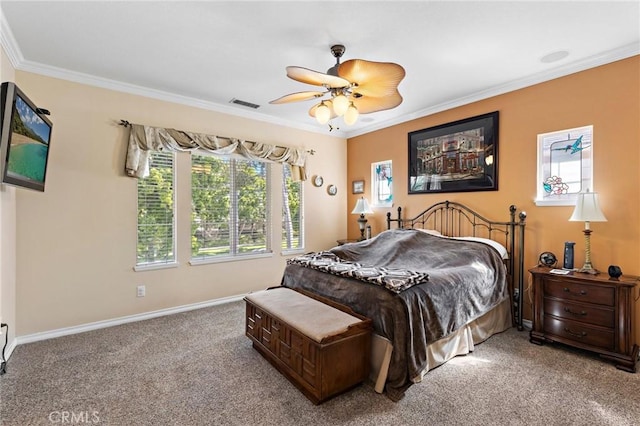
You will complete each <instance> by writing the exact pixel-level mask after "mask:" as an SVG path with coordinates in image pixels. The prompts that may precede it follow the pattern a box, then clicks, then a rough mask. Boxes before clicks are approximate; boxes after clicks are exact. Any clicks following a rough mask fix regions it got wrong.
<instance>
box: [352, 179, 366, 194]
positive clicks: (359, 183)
mask: <svg viewBox="0 0 640 426" xmlns="http://www.w3.org/2000/svg"><path fill="white" fill-rule="evenodd" d="M351 192H352V193H353V194H364V180H354V181H353V182H352V188H351Z"/></svg>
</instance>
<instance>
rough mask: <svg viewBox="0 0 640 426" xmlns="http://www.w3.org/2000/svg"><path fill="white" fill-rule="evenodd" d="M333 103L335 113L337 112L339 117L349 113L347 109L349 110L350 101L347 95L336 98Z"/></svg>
mask: <svg viewBox="0 0 640 426" xmlns="http://www.w3.org/2000/svg"><path fill="white" fill-rule="evenodd" d="M332 102H333V112H335V114H336V115H337V116H338V117H341V116H343V115H344V113H345V112H347V108H349V99H347V97H346V96H345V95H338V96H336V97H335V98H333V99H332Z"/></svg>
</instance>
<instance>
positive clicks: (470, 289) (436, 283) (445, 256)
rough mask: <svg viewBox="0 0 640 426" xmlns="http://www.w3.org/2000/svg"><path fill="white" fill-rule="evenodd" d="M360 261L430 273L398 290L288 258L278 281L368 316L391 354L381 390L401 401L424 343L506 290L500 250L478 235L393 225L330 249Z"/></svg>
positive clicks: (421, 363)
mask: <svg viewBox="0 0 640 426" xmlns="http://www.w3.org/2000/svg"><path fill="white" fill-rule="evenodd" d="M330 251H331V252H332V253H334V254H335V255H337V256H338V257H340V258H342V259H344V260H348V261H352V262H358V263H361V264H363V265H375V266H377V267H389V268H395V269H407V270H412V271H418V272H424V273H425V274H427V275H428V276H429V279H428V280H427V281H425V282H423V283H421V284H417V285H413V286H412V287H410V288H408V289H406V290H404V291H402V292H400V293H398V294H396V293H394V292H391V291H389V290H388V289H386V288H385V287H382V286H378V285H373V284H370V283H366V282H363V281H360V280H355V279H353V278H345V277H339V276H336V275H333V274H328V273H325V272H322V271H319V270H316V269H310V268H306V267H304V266H301V265H299V264H295V263H292V264H288V265H287V266H286V268H285V272H284V275H283V278H282V283H281V284H282V285H283V286H286V287H289V288H302V289H305V290H308V291H311V292H314V293H316V294H319V295H321V296H324V297H327V298H329V299H332V300H335V301H337V302H339V303H342V304H344V305H347V306H349V307H351V308H352V309H353V310H354V311H356V312H358V313H360V314H362V315H365V316H367V317H368V318H371V319H372V321H373V325H374V329H375V331H376V333H378V334H380V335H381V336H384V337H386V338H387V339H389V340H390V341H391V342H392V344H393V348H394V349H393V353H392V360H391V365H390V367H389V373H388V377H387V383H386V385H385V390H386V393H387V395H388V396H389V398H391V399H392V400H394V401H397V400H400V399H401V398H402V397H403V396H404V393H405V391H406V389H408V388H409V387H410V386H411V384H412V383H413V382H412V381H411V379H412V378H414V377H417V376H418V375H419V374H420V373H421V372H422V371H423V370H424V369H425V367H426V365H427V360H426V355H427V352H426V348H427V345H428V344H429V343H432V342H435V341H436V340H438V339H440V338H442V337H445V336H447V335H448V334H450V333H452V332H454V331H456V330H458V329H459V328H460V327H462V326H464V325H466V324H467V323H469V322H471V321H473V320H474V319H476V318H478V317H480V316H482V315H483V314H485V313H486V312H488V311H489V310H491V309H493V308H494V307H496V306H497V305H498V304H499V303H500V302H502V301H504V300H505V299H506V298H508V297H509V293H508V286H507V273H506V268H505V266H504V263H503V261H502V258H501V256H500V254H499V253H498V252H497V251H496V250H495V249H494V248H493V247H491V246H489V245H486V244H483V243H481V242H476V241H464V240H456V239H448V238H442V237H437V236H433V235H429V234H427V233H424V232H421V231H417V230H410V229H398V230H389V231H384V232H382V233H380V234H379V235H377V236H376V237H374V238H372V239H370V240H365V241H361V242H358V243H351V244H345V245H342V246H338V247H335V248H333V249H331V250H330Z"/></svg>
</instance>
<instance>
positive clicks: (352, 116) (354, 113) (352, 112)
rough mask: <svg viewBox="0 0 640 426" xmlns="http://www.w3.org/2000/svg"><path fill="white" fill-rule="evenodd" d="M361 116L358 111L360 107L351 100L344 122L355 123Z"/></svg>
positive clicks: (349, 124) (347, 123)
mask: <svg viewBox="0 0 640 426" xmlns="http://www.w3.org/2000/svg"><path fill="white" fill-rule="evenodd" d="M359 116H360V113H359V112H358V108H356V106H355V105H354V104H353V102H350V104H349V108H347V111H346V112H345V113H344V124H346V125H348V126H351V125H352V124H355V122H356V121H358V117H359Z"/></svg>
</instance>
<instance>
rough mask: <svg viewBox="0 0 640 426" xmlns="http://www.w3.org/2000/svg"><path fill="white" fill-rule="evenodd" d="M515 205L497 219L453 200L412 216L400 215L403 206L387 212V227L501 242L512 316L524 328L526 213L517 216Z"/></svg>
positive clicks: (520, 327) (519, 326) (519, 327)
mask: <svg viewBox="0 0 640 426" xmlns="http://www.w3.org/2000/svg"><path fill="white" fill-rule="evenodd" d="M516 211H517V209H516V206H514V205H511V206H510V207H509V217H510V219H509V221H507V222H499V221H493V220H489V219H487V218H485V217H484V216H482V215H480V214H479V213H477V212H476V211H474V210H472V209H470V208H469V207H467V206H465V205H463V204H460V203H457V202H455V201H442V202H439V203H436V204H434V205H432V206H430V207H429V208H427V209H426V210H424V211H423V212H422V213H420V214H418V215H417V216H415V217H414V218H411V219H402V207H398V213H397V217H396V218H395V219H392V218H391V212H389V213H387V229H391V224H392V223H393V222H397V226H398V228H401V229H405V228H422V229H433V230H436V231H438V232H440V233H441V234H442V235H444V236H447V237H482V238H489V239H491V240H494V241H497V242H499V243H500V244H502V245H504V246H505V248H506V249H507V252H508V253H509V259H508V260H507V262H506V265H507V269H508V272H509V277H510V281H511V283H510V284H511V289H512V295H513V300H514V317H515V322H516V325H517V326H518V330H523V329H524V327H523V324H522V300H523V294H524V228H525V220H526V218H527V214H526V213H525V212H520V213H519V214H518V219H516Z"/></svg>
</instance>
